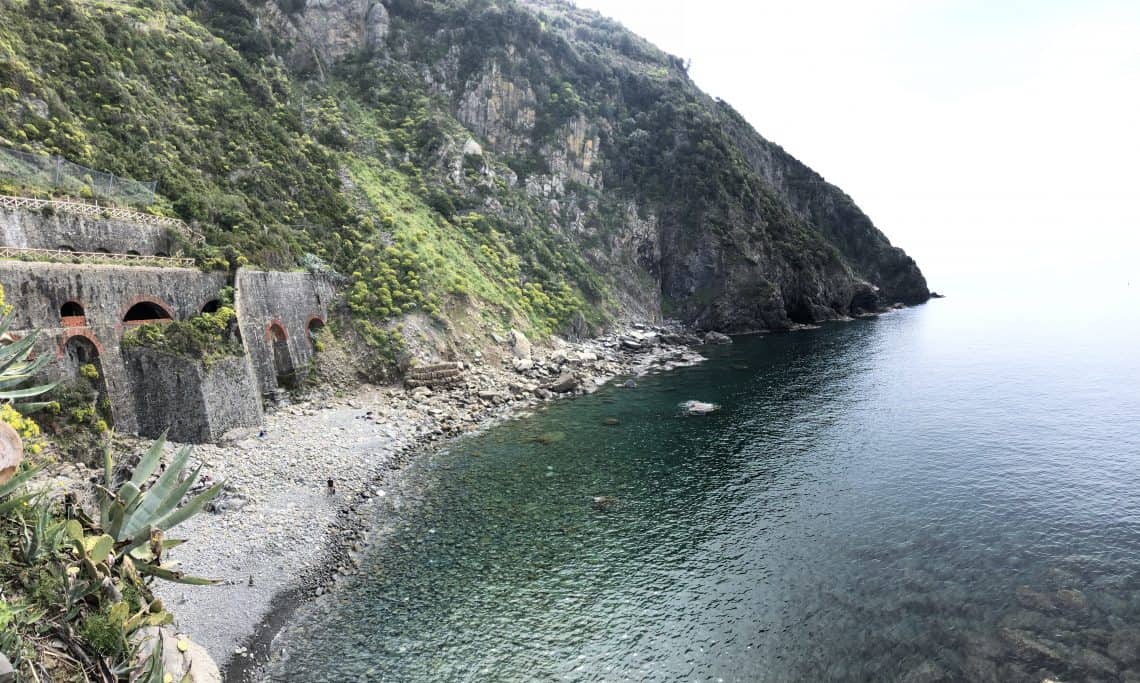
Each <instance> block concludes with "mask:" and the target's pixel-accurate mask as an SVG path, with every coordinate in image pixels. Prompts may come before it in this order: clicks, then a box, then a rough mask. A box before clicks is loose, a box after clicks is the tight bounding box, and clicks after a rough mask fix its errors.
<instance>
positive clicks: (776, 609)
mask: <svg viewBox="0 0 1140 683" xmlns="http://www.w3.org/2000/svg"><path fill="white" fill-rule="evenodd" d="M1050 283H1052V286H1047V285H1045V284H1041V285H1040V286H1038V285H1037V284H1033V286H1028V285H1024V286H1020V287H1019V286H1011V287H1009V288H1005V289H1002V288H997V289H995V288H991V287H976V288H972V289H971V288H969V287H964V288H962V289H961V290H960V291H948V292H946V293H947V295H948V296H947V298H945V299H939V300H934V301H931V302H930V303H928V304H926V305H922V306H917V307H914V308H909V309H905V310H901V311H896V312H892V313H889V314H885V315H882V316H879V317H876V318H870V319H860V320H855V321H852V322H843V323H829V324H825V325H823V326H821V327H820V328H819V329H815V330H808V331H801V332H795V333H784V334H764V335H751V336H739V337H736V338H735V343H733V344H731V345H727V346H714V347H702V348H701V351H702V353H703V354H704V355H705V356H706V357H707V359H708V360H707V361H706V362H704V363H702V364H700V365H697V366H694V367H689V368H682V369H678V370H674V371H672V372H667V373H661V374H654V375H647V376H644V377H637V378H635V381H636V384H637V386H636V387H635V388H623V387H621V386H620V381H619V382H614V383H611V385H609V386H608V387H606V388H605V389H603V390H601V391H599V392H597V393H595V394H593V395H590V396H586V397H582V398H579V399H576V400H572V401H562V402H557V403H555V404H552V405H549V406H547V407H544V408H542V409H540V410H537V411H536V412H534V413H532V414H529V415H525V416H522V417H519V418H518V419H513V420H511V421H508V422H506V423H503V424H500V425H498V426H496V427H494V428H491V429H489V430H487V431H485V432H483V433H480V434H477V435H474V436H471V437H466V438H461V439H458V440H456V441H453V442H451V443H449V444H448V445H446V446H445V447H443V448H441V449H440V450H438V451H437V452H435V453H433V454H430V455H427V456H425V457H423V458H421V459H419V460H418V461H417V462H416V464H414V465H413V466H412V467H411V468H410V469H409V470H408V471H407V472H406V473H405V475H404V476H402V477H401V478H400V481H399V483H398V484H397V485H396V486H395V487H394V488H393V489H392V490H389V491H385V496H386V501H385V503H384V504H383V505H381V506H380V508H379V510H378V513H377V515H378V516H377V520H376V525H377V527H378V529H380V532H378V535H377V539H378V540H377V542H376V543H375V544H373V546H372V547H371V548H370V549H369V550H368V551H367V553H366V555H365V557H364V558H363V561H362V565H361V572H360V575H359V576H357V577H355V578H354V579H352V580H351V581H349V582H347V583H345V584H344V585H342V586H340V587H338V589H337V590H336V591H334V592H333V593H332V594H330V595H328V596H325V597H324V598H322V599H320V600H316V601H314V602H312V603H311V604H307V605H304V606H302V607H301V608H300V609H299V610H298V612H297V613H296V615H295V616H294V617H293V619H292V621H291V623H290V624H289V625H288V626H287V628H286V629H285V631H284V632H283V634H282V636H281V637H280V638H279V642H278V645H279V646H280V647H282V648H284V653H285V656H284V657H283V658H282V659H281V660H280V661H279V662H278V663H277V664H275V665H274V667H273V668H272V670H271V671H270V672H269V678H270V679H271V680H281V681H400V682H403V681H880V680H889V681H943V680H946V681H949V680H970V681H1014V682H1016V681H1026V682H1032V683H1041V682H1042V681H1044V680H1047V679H1053V680H1057V681H1077V680H1098V681H1127V680H1140V342H1138V340H1140V303H1138V296H1137V295H1138V294H1140V278H1138V279H1137V281H1136V282H1128V281H1127V278H1125V277H1120V278H1117V279H1114V280H1112V282H1111V283H1109V284H1105V283H1097V284H1096V285H1095V286H1091V285H1090V286H1082V284H1085V285H1087V284H1088V283H1081V282H1070V283H1061V284H1060V286H1058V281H1057V280H1051V281H1050ZM1030 284H1032V283H1030ZM622 379H623V380H624V378H622ZM690 400H698V401H706V402H711V403H715V404H717V405H718V406H719V409H718V410H716V411H715V412H712V413H710V414H707V415H701V416H689V415H687V414H686V413H685V411H684V410H683V409H682V408H681V405H682V404H683V403H684V402H685V401H690Z"/></svg>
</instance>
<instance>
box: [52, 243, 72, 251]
mask: <svg viewBox="0 0 1140 683" xmlns="http://www.w3.org/2000/svg"><path fill="white" fill-rule="evenodd" d="M56 249H58V250H60V251H75V247H73V246H71V245H69V244H61V245H59V246H58V247H56Z"/></svg>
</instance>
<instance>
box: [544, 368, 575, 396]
mask: <svg viewBox="0 0 1140 683" xmlns="http://www.w3.org/2000/svg"><path fill="white" fill-rule="evenodd" d="M579 384H580V382H579V380H578V378H577V377H575V376H574V375H571V374H569V373H567V374H564V375H561V376H560V377H559V378H558V379H557V380H555V381H554V383H553V384H551V385H550V386H548V387H547V389H549V390H550V391H553V392H554V393H556V394H565V393H566V392H569V391H574V390H575V389H577V388H578V385H579Z"/></svg>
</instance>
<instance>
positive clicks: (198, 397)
mask: <svg viewBox="0 0 1140 683" xmlns="http://www.w3.org/2000/svg"><path fill="white" fill-rule="evenodd" d="M0 224H2V226H3V228H4V229H3V230H0V241H2V242H3V243H2V244H0V246H2V247H23V246H25V245H26V244H28V243H29V242H30V243H32V244H36V245H39V244H41V243H43V244H47V243H49V242H52V241H55V242H59V241H61V240H68V242H67V244H68V246H71V247H74V248H75V250H76V251H83V252H95V251H98V250H104V249H107V247H108V246H111V247H112V248H115V249H117V250H123V249H126V248H127V247H128V246H131V245H132V244H137V245H139V246H140V247H141V248H140V249H139V251H140V252H141V253H143V254H144V255H148V254H153V255H158V254H156V252H158V253H161V252H159V249H157V248H155V246H154V245H162V246H163V247H166V248H171V247H170V246H169V245H172V244H176V243H177V240H178V238H179V235H176V234H174V232H175V231H172V230H168V229H167V228H165V227H159V226H151V225H144V224H141V222H140V224H129V223H128V222H126V221H124V220H122V218H118V219H116V220H105V219H100V218H94V219H93V218H90V217H82V216H66V217H64V218H62V219H61V218H60V217H59V216H58V215H52V216H44V215H43V214H41V213H32V212H21V211H4V212H3V214H2V215H0ZM63 226H66V227H67V231H66V234H62V233H61V232H60V230H61V227H63ZM49 233H50V237H49V238H48V240H49V242H43V240H42V239H39V237H40V236H43V235H47V234H49ZM125 236H130V237H131V238H132V239H133V238H134V237H136V236H137V237H138V240H137V241H135V242H125V241H124V237H125ZM15 237H18V238H19V239H13V238H15ZM12 242H16V243H15V244H13V243H12ZM110 253H111V254H115V253H119V252H118V251H111V252H110ZM161 255H163V256H165V255H166V254H164V253H162V254H161ZM0 284H2V285H3V286H4V291H5V295H6V298H7V301H8V303H9V304H12V305H13V306H14V311H15V318H14V321H13V325H12V330H11V332H12V334H13V335H14V336H17V337H19V336H22V335H24V334H27V333H28V332H30V331H32V330H40V335H41V337H40V340H39V342H38V344H37V349H36V352H37V353H51V354H54V355H55V357H56V358H57V359H58V360H59V362H58V363H55V364H54V365H52V366H51V367H52V374H53V375H54V376H56V377H63V378H66V377H75V376H76V373H77V372H78V370H79V367H80V366H82V365H84V364H88V363H90V364H94V365H95V366H96V367H97V368H98V369H99V370H100V376H101V380H100V381H102V382H103V383H104V385H105V387H104V388H105V389H106V393H107V396H108V397H109V398H110V403H111V413H112V416H113V418H114V422H115V428H116V429H117V430H119V431H121V432H128V433H134V432H137V433H139V434H142V435H144V436H149V437H155V436H158V435H159V434H161V433H162V432H163V431H164V430H167V429H169V430H170V431H169V437H170V438H171V439H172V440H175V441H186V442H196V443H201V442H209V441H216V440H217V439H219V438H220V437H221V436H222V435H223V434H224V433H225V432H227V431H229V430H231V429H234V428H241V427H256V426H258V425H259V424H261V420H262V411H261V398H262V396H264V395H273V394H275V393H276V392H278V391H279V390H280V389H281V388H282V387H283V386H286V385H288V384H289V383H291V382H292V381H294V378H296V377H298V376H299V374H300V373H302V372H304V370H305V369H306V368H307V367H308V366H309V364H310V362H311V361H312V356H313V353H314V348H313V344H312V341H311V334H312V333H313V332H315V331H316V330H317V329H318V328H319V327H320V326H323V325H324V322H325V320H326V319H327V316H328V311H329V305H330V303H331V301H332V299H333V296H334V293H335V290H334V287H333V286H332V284H331V283H329V282H328V281H327V280H325V279H324V278H321V277H318V276H315V275H312V274H310V273H303V272H263V271H255V270H249V269H245V268H243V269H240V270H239V271H238V272H237V275H236V277H235V280H234V283H233V284H234V287H235V294H234V300H235V309H236V312H237V317H238V329H239V330H240V334H241V342H242V347H243V349H244V354H243V355H242V356H240V357H235V358H233V359H226V360H222V361H218V362H215V363H211V364H210V365H209V366H208V367H207V366H205V365H204V364H202V363H200V362H196V361H193V360H190V359H185V358H179V357H175V356H172V355H170V354H165V353H160V352H157V351H153V350H150V349H145V348H131V349H121V348H120V345H119V341H120V339H121V338H122V336H123V333H124V332H125V331H126V330H128V329H130V328H131V327H133V326H137V325H142V324H147V323H162V322H163V321H169V320H185V319H187V318H190V317H192V316H194V315H197V314H198V313H200V312H202V311H211V310H216V308H217V307H218V306H219V304H220V302H219V301H218V292H219V291H220V290H221V289H222V288H223V287H225V286H227V285H228V284H230V283H229V282H227V278H226V274H225V273H204V272H202V271H200V270H197V269H194V268H178V267H166V266H150V265H117V264H114V263H108V264H97V263H81V264H76V263H52V262H39V261H36V262H27V261H13V260H3V261H0Z"/></svg>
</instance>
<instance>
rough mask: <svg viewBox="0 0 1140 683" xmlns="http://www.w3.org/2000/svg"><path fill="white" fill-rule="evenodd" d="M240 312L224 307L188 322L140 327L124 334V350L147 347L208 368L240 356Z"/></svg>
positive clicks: (180, 321)
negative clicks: (198, 362)
mask: <svg viewBox="0 0 1140 683" xmlns="http://www.w3.org/2000/svg"><path fill="white" fill-rule="evenodd" d="M236 332H237V313H235V312H234V309H233V308H231V307H230V306H222V307H220V308H219V309H218V310H217V311H215V312H214V313H200V314H198V315H196V316H194V317H192V318H190V319H188V320H172V321H170V322H164V323H149V324H146V325H139V326H138V327H135V328H133V329H131V330H128V331H127V332H126V333H124V334H123V338H122V340H121V341H120V342H119V345H120V346H121V347H122V348H125V349H129V348H132V347H146V348H150V349H155V350H156V351H162V352H164V353H170V354H173V355H176V356H182V357H184V358H191V359H194V360H200V361H202V362H203V363H205V364H206V365H209V364H210V363H212V362H214V361H217V360H221V359H223V358H230V357H234V356H240V355H241V354H242V348H241V342H239V341H238V336H237V334H236Z"/></svg>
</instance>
